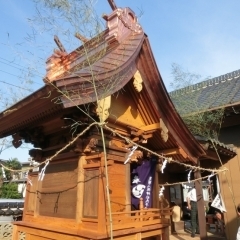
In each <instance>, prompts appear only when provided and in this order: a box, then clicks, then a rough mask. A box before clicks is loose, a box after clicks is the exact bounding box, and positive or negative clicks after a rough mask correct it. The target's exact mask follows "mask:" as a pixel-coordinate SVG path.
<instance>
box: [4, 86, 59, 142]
mask: <svg viewBox="0 0 240 240" xmlns="http://www.w3.org/2000/svg"><path fill="white" fill-rule="evenodd" d="M58 95H59V93H57V92H56V91H55V90H54V88H53V87H51V86H48V85H46V86H44V87H42V88H40V89H39V90H37V91H36V92H34V93H32V94H31V95H29V96H27V97H26V98H24V99H22V100H21V101H19V102H17V103H16V104H14V105H13V106H11V107H10V108H8V109H6V110H5V111H4V112H2V113H0V137H1V138H2V137H6V136H9V135H11V134H14V133H16V132H18V131H20V130H22V129H24V128H26V127H29V126H34V125H37V124H38V123H39V122H42V121H45V120H47V119H49V118H52V117H54V116H56V115H57V114H58V113H60V112H61V111H62V109H63V106H62V104H56V103H55V101H56V98H57V97H58Z"/></svg>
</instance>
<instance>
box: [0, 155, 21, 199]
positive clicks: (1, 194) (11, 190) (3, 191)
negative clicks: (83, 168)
mask: <svg viewBox="0 0 240 240" xmlns="http://www.w3.org/2000/svg"><path fill="white" fill-rule="evenodd" d="M2 164H3V165H4V166H5V167H6V168H8V169H12V170H20V169H21V168H22V165H21V163H20V162H19V161H18V159H17V158H11V159H9V160H7V161H5V162H4V163H2ZM3 171H4V173H5V179H4V176H3V175H4V173H3ZM14 176H15V177H16V178H18V172H14V171H10V170H7V169H5V170H2V171H1V179H2V181H1V183H2V184H1V187H0V198H11V199H18V198H22V195H21V194H20V193H18V184H17V183H14V182H11V180H13V178H14ZM4 180H5V181H6V182H4Z"/></svg>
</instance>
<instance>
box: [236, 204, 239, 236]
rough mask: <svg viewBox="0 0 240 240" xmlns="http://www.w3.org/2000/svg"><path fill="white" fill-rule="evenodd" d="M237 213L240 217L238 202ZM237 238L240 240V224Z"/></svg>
mask: <svg viewBox="0 0 240 240" xmlns="http://www.w3.org/2000/svg"><path fill="white" fill-rule="evenodd" d="M237 214H238V217H240V204H238V206H237ZM236 240H240V226H239V227H238V231H237V238H236Z"/></svg>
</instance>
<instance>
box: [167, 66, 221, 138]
mask: <svg viewBox="0 0 240 240" xmlns="http://www.w3.org/2000/svg"><path fill="white" fill-rule="evenodd" d="M172 76H173V82H171V84H170V85H171V87H172V88H173V89H174V91H172V92H170V97H171V99H172V101H173V103H174V105H175V107H176V109H177V111H178V113H179V114H180V116H181V117H182V119H183V121H184V122H185V124H186V125H187V127H188V128H189V130H190V131H191V132H192V134H193V135H198V136H203V137H206V138H207V139H217V138H218V134H219V130H220V127H221V124H222V120H223V116H224V108H220V109H216V110H214V111H209V109H210V108H211V106H212V105H213V103H214V102H215V100H216V99H217V96H216V95H215V94H212V93H211V92H209V93H208V94H207V101H205V99H202V98H201V93H202V91H204V89H205V88H204V87H198V86H197V84H196V83H198V82H200V81H203V84H204V81H207V80H208V79H209V77H207V78H203V77H202V76H201V75H200V74H196V73H191V72H189V71H185V70H184V69H183V68H182V67H181V66H180V65H178V64H176V63H174V64H172ZM194 84H195V85H194ZM203 84H202V85H203ZM220 94H221V93H219V95H220Z"/></svg>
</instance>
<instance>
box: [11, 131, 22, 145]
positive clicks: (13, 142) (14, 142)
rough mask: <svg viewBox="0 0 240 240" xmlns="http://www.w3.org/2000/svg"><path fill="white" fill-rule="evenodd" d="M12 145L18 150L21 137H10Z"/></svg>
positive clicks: (17, 135) (16, 134) (15, 135)
mask: <svg viewBox="0 0 240 240" xmlns="http://www.w3.org/2000/svg"><path fill="white" fill-rule="evenodd" d="M12 138H13V140H12V145H13V146H14V147H15V148H18V147H20V146H21V145H22V137H21V136H20V134H19V133H15V134H13V135H12Z"/></svg>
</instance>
